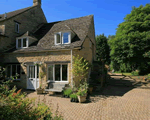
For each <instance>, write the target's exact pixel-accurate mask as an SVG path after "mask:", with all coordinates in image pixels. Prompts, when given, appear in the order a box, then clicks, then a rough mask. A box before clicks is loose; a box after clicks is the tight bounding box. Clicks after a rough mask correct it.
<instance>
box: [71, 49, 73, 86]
mask: <svg viewBox="0 0 150 120" xmlns="http://www.w3.org/2000/svg"><path fill="white" fill-rule="evenodd" d="M71 86H72V87H73V74H72V49H71Z"/></svg>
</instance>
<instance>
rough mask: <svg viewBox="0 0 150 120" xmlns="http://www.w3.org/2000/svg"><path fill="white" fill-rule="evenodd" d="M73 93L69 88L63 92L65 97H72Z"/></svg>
mask: <svg viewBox="0 0 150 120" xmlns="http://www.w3.org/2000/svg"><path fill="white" fill-rule="evenodd" d="M71 93H72V89H71V88H67V89H66V90H64V91H63V95H66V96H68V97H69V96H70V95H71Z"/></svg>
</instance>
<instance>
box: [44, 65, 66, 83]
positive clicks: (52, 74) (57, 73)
mask: <svg viewBox="0 0 150 120" xmlns="http://www.w3.org/2000/svg"><path fill="white" fill-rule="evenodd" d="M67 68H68V65H66V64H55V65H48V72H47V73H48V80H50V81H56V82H57V81H68V77H67V76H68V69H67Z"/></svg>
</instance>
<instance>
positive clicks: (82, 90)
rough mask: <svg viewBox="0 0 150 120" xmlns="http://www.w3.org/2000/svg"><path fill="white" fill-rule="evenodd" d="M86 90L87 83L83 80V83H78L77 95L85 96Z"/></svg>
mask: <svg viewBox="0 0 150 120" xmlns="http://www.w3.org/2000/svg"><path fill="white" fill-rule="evenodd" d="M87 91H88V83H87V82H84V83H83V84H80V87H79V90H78V92H77V95H79V96H85V95H86V93H87Z"/></svg>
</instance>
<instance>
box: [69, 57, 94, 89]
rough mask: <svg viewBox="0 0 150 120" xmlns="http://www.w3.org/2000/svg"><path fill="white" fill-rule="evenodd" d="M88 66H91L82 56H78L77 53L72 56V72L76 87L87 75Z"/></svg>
mask: <svg viewBox="0 0 150 120" xmlns="http://www.w3.org/2000/svg"><path fill="white" fill-rule="evenodd" d="M90 67H91V64H90V63H89V62H88V61H87V60H86V59H84V58H83V57H80V56H79V55H77V56H73V69H72V72H73V75H74V77H75V79H74V84H75V86H76V87H78V85H79V83H80V82H81V80H83V79H84V78H86V77H87V74H88V71H89V68H90Z"/></svg>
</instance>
